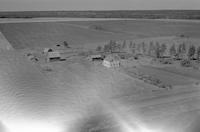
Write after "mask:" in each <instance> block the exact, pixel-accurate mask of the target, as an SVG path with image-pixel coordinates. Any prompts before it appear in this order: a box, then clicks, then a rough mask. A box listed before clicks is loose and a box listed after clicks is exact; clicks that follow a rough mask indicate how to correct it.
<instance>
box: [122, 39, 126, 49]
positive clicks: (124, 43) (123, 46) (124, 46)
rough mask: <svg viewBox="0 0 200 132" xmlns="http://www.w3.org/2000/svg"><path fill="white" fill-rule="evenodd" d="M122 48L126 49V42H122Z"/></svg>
mask: <svg viewBox="0 0 200 132" xmlns="http://www.w3.org/2000/svg"><path fill="white" fill-rule="evenodd" d="M122 48H123V49H126V40H124V41H123V44H122Z"/></svg>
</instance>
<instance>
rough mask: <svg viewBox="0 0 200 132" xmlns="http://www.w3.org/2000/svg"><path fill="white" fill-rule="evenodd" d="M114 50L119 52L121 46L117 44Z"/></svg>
mask: <svg viewBox="0 0 200 132" xmlns="http://www.w3.org/2000/svg"><path fill="white" fill-rule="evenodd" d="M116 49H117V50H118V52H121V49H122V45H121V44H117V45H116Z"/></svg>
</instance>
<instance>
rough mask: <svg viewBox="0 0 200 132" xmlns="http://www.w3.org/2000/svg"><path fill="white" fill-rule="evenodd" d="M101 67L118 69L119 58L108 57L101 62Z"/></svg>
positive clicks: (114, 56)
mask: <svg viewBox="0 0 200 132" xmlns="http://www.w3.org/2000/svg"><path fill="white" fill-rule="evenodd" d="M103 66H105V67H108V68H112V67H114V68H115V67H119V66H120V57H119V56H118V55H108V56H106V58H105V59H104V60H103Z"/></svg>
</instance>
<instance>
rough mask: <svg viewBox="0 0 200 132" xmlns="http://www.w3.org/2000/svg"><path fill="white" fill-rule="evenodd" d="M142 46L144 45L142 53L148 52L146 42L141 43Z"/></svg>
mask: <svg viewBox="0 0 200 132" xmlns="http://www.w3.org/2000/svg"><path fill="white" fill-rule="evenodd" d="M141 47H142V53H143V54H145V53H146V46H145V43H144V42H142V43H141Z"/></svg>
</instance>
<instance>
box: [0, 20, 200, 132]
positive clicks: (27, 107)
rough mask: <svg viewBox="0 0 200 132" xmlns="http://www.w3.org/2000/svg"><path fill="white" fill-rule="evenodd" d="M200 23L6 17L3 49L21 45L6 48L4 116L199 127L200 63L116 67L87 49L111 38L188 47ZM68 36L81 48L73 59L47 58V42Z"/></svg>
mask: <svg viewBox="0 0 200 132" xmlns="http://www.w3.org/2000/svg"><path fill="white" fill-rule="evenodd" d="M55 20H56V19H55ZM199 23H200V22H198V21H196V22H194V21H191V22H190V21H176V20H174V21H165V20H105V21H103V20H101V21H66V22H64V21H62V22H61V21H58V22H56V21H53V22H52V21H51V22H48V21H46V22H44V19H43V20H42V21H41V22H40V21H37V22H30V21H29V22H23V21H22V22H16V23H14V22H13V23H6V22H5V21H4V22H2V23H1V22H0V31H1V32H2V35H1V37H0V44H1V46H2V49H3V50H5V48H4V47H5V45H3V44H5V43H6V44H7V46H8V45H10V46H12V47H13V49H12V47H11V49H12V50H10V51H2V53H0V58H1V59H0V81H1V86H0V93H1V96H0V114H1V115H0V117H1V119H0V120H1V121H2V122H3V124H5V125H6V126H8V127H9V123H13V122H14V123H16V122H18V121H19V120H22V121H26V122H32V121H44V122H49V123H53V124H56V125H58V126H60V127H61V128H62V129H64V131H74V132H94V131H104V132H112V131H115V132H116V131H117V132H118V131H119V130H120V129H122V131H128V130H129V131H130V129H131V130H132V131H133V130H135V129H136V130H138V129H143V130H141V131H139V130H138V131H139V132H146V131H144V130H145V129H149V131H150V130H151V131H156V132H157V131H158V132H165V131H170V132H188V131H190V132H194V128H192V126H193V124H195V123H196V122H197V121H198V120H199V114H200V113H199V109H200V107H199V106H200V104H199V102H200V98H199V95H200V91H199V79H200V72H199V71H198V70H194V69H191V68H181V67H180V66H179V65H176V64H174V65H171V66H162V67H161V66H160V67H159V66H153V65H150V64H148V63H141V62H140V61H141V59H139V60H138V61H131V63H137V65H136V66H135V67H128V68H126V67H120V68H116V69H115V68H114V69H112V68H111V69H109V68H106V67H104V66H103V65H101V62H97V63H95V62H92V61H89V60H87V59H86V56H84V55H81V54H80V52H81V51H80V50H88V49H89V50H93V49H95V48H96V47H97V46H98V45H101V46H103V45H104V44H106V43H108V42H109V41H110V40H116V41H123V40H127V41H130V40H132V41H134V42H136V43H141V42H145V43H149V42H150V41H154V42H156V41H159V42H160V43H166V44H167V45H172V44H173V43H176V44H179V43H182V42H185V43H186V44H187V46H188V45H191V44H194V45H195V46H198V45H199V42H200V40H199V37H200V27H199ZM180 35H184V36H185V37H180ZM6 39H7V40H8V41H7V40H6ZM64 41H67V42H68V43H69V46H70V47H71V48H69V49H67V50H73V49H76V48H78V50H74V52H75V54H74V55H73V56H71V57H69V58H67V59H66V60H65V61H57V62H46V61H45V60H44V58H45V57H44V55H43V53H42V50H43V48H44V47H53V46H55V45H57V44H61V43H63V42H64ZM0 48H1V47H0ZM32 52H33V54H34V55H35V54H36V55H37V57H38V58H39V61H38V62H33V61H32V60H30V59H29V58H28V57H27V53H32ZM147 59H148V58H147ZM155 65H156V64H155ZM136 72H141V73H142V74H144V75H146V76H147V75H148V77H153V78H156V79H159V80H160V81H161V82H163V83H164V84H169V85H170V86H171V88H161V87H158V86H156V85H154V84H151V83H147V82H145V81H144V80H142V78H140V77H136V75H135V73H136ZM148 77H147V78H148ZM4 102H7V103H4ZM22 117H23V118H22ZM30 124H31V123H30ZM30 124H29V125H30ZM31 127H33V126H31ZM35 127H37V125H36V126H35ZM112 128H113V129H112ZM114 128H115V129H114ZM195 128H196V125H195ZM44 130H47V129H44ZM36 131H39V132H40V130H39V129H36ZM129 131H128V132H129ZM56 132H60V131H57V130H56ZM119 132H120V131H119Z"/></svg>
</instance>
